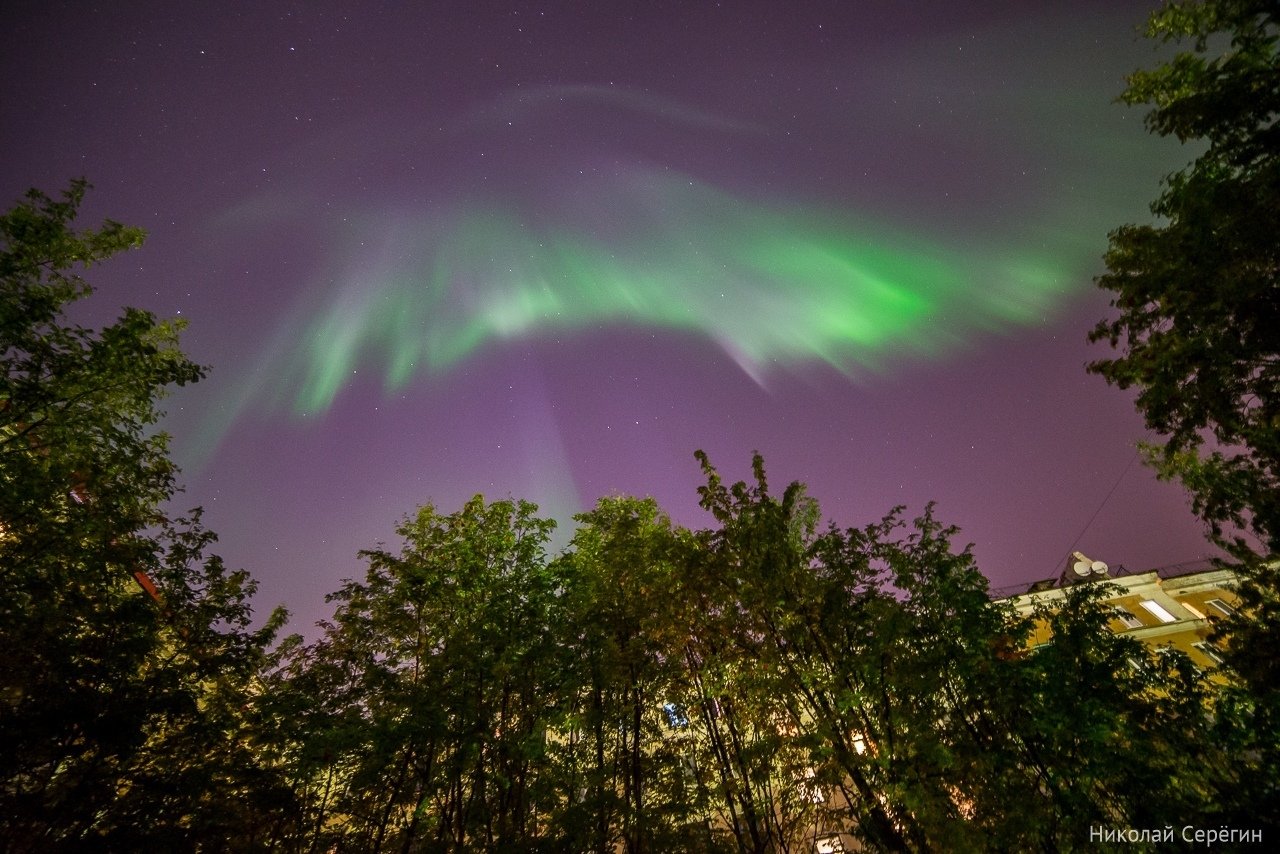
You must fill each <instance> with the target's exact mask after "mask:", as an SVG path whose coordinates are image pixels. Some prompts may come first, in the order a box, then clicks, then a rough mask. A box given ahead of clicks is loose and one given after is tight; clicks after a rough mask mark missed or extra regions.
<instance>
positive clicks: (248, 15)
mask: <svg viewBox="0 0 1280 854" xmlns="http://www.w3.org/2000/svg"><path fill="white" fill-rule="evenodd" d="M7 5H8V10H9V11H8V13H7V16H6V22H5V27H4V32H3V34H2V35H0V69H2V70H3V74H4V78H3V79H4V80H5V85H4V86H3V87H0V138H2V139H3V147H2V149H0V150H2V151H3V160H2V161H0V191H2V192H0V196H3V201H4V202H5V203H6V204H7V203H9V202H11V201H16V199H17V198H18V197H19V195H20V194H21V193H22V192H23V191H24V190H25V189H26V188H27V187H32V186H35V187H39V188H41V189H43V190H45V191H47V192H51V193H53V192H56V191H58V190H60V189H62V188H64V187H65V186H66V185H67V184H68V182H69V180H70V179H72V178H74V177H77V176H85V177H87V178H88V179H89V180H90V181H91V182H92V183H93V184H94V186H95V189H94V190H93V191H92V192H91V194H90V196H89V199H88V202H87V204H86V207H85V213H86V215H87V216H86V219H85V224H86V225H87V224H90V223H96V222H97V221H98V220H100V219H101V218H102V217H105V216H110V217H112V218H114V219H118V220H121V221H123V222H126V223H129V224H134V225H140V226H142V227H144V228H146V229H147V230H148V232H149V233H150V237H149V240H148V242H147V245H146V247H145V248H144V249H142V250H140V251H137V252H135V253H132V254H130V255H128V256H125V257H123V258H120V259H117V260H116V261H114V262H112V263H110V264H108V265H104V266H102V267H100V268H97V269H95V270H93V271H92V272H91V274H90V281H91V282H92V283H93V284H95V285H96V286H97V287H98V289H99V290H98V293H97V294H96V295H95V297H94V298H93V300H92V301H91V302H90V303H88V304H86V305H85V306H84V307H83V308H82V309H81V310H79V311H78V312H77V315H76V316H77V319H80V320H83V321H88V322H97V323H102V322H106V321H109V320H110V319H113V318H114V316H115V315H116V313H117V312H118V310H119V307H120V306H122V305H126V304H131V305H138V306H141V307H144V308H148V309H150V310H152V311H154V312H156V313H157V314H158V315H161V316H175V315H180V316H182V317H184V318H186V319H187V320H188V321H189V323H190V326H189V327H188V329H187V331H186V333H185V335H184V338H183V343H184V348H185V349H186V350H187V351H188V352H189V353H190V354H191V355H192V357H193V358H195V359H196V360H197V361H199V362H201V363H204V364H208V365H210V366H211V368H212V371H211V375H210V378H209V379H208V380H206V381H205V382H202V383H200V384H198V385H196V386H193V387H190V388H187V389H183V390H180V391H178V392H177V393H175V394H174V395H173V396H172V397H170V398H169V399H168V400H167V401H166V402H165V406H166V408H167V409H168V411H169V417H168V419H167V420H166V423H165V429H167V430H168V431H169V432H170V433H171V434H172V436H173V452H174V455H175V457H176V458H177V460H178V462H179V463H180V465H181V466H182V467H183V476H182V482H183V483H184V484H185V487H186V491H185V493H184V494H183V495H182V496H180V497H179V502H178V504H179V507H187V506H193V505H197V504H199V505H203V506H204V507H205V510H206V522H207V523H208V525H209V526H210V527H211V528H212V529H213V530H215V531H217V532H218V533H219V535H220V538H221V540H220V543H219V549H218V550H219V552H220V553H221V554H222V555H223V556H224V557H225V558H226V559H227V560H228V561H229V562H231V563H232V564H234V565H237V566H243V567H244V568H246V569H248V570H250V571H251V572H252V574H253V575H254V576H255V577H257V578H258V579H260V580H261V582H262V589H261V592H260V597H259V600H258V601H259V608H260V609H263V610H265V609H266V608H268V607H270V606H272V605H274V604H276V603H278V602H284V603H285V604H287V605H288V606H289V607H290V608H291V609H292V610H293V611H294V612H295V615H296V619H295V622H294V625H295V627H297V628H299V629H304V630H305V629H306V627H307V626H308V625H309V624H310V623H312V622H313V621H314V620H315V619H317V618H319V617H321V616H324V615H325V614H326V613H327V607H326V606H325V605H324V604H323V601H322V599H323V596H324V594H325V593H327V592H329V591H331V590H333V589H335V588H336V587H337V586H338V584H339V582H340V579H342V578H344V577H349V576H354V575H359V574H361V573H362V571H363V567H362V564H361V562H360V561H359V560H358V558H357V557H356V551H357V550H358V549H361V548H370V547H373V546H374V545H375V544H376V543H377V542H379V541H385V542H394V533H393V531H394V527H395V525H396V523H397V521H398V520H399V519H400V518H402V517H403V516H404V515H405V514H407V513H409V512H410V511H412V510H413V509H414V508H415V507H417V506H418V505H420V504H423V503H426V502H434V503H435V504H436V505H437V506H438V507H440V508H441V509H443V510H445V511H452V510H454V509H457V508H458V507H459V506H460V505H461V503H462V502H463V501H464V500H465V499H466V498H467V497H469V496H470V495H472V494H474V493H476V492H482V493H484V494H485V495H486V496H487V497H489V498H494V499H496V498H502V497H507V496H514V497H520V498H528V499H530V500H533V501H536V502H537V503H539V504H540V505H541V507H542V509H543V510H544V512H546V513H548V514H549V515H552V516H555V517H556V518H558V519H560V520H561V521H562V522H567V521H568V519H569V517H570V516H571V515H572V514H573V513H575V512H577V511H579V510H581V509H585V508H586V507H589V506H590V505H591V504H593V503H594V501H595V500H596V499H597V498H598V497H600V496H602V495H606V494H610V493H618V492H620V493H627V494H635V495H652V496H654V497H655V498H657V499H658V501H659V502H660V503H661V505H662V506H663V507H664V508H665V509H666V510H667V511H668V512H669V513H671V514H672V516H673V518H674V519H675V520H676V521H677V522H680V523H683V524H689V525H705V524H708V523H709V519H708V518H707V517H705V516H704V514H703V513H702V511H700V510H699V509H698V507H697V496H696V493H695V489H696V487H697V485H698V484H699V483H700V472H699V471H698V467H697V464H696V463H695V461H694V460H693V451H694V450H695V449H696V448H703V449H705V450H706V451H707V452H708V453H709V454H710V456H711V459H712V461H713V462H714V463H716V464H717V465H718V466H719V467H720V469H721V471H722V473H723V474H724V475H725V476H726V478H729V479H737V478H741V477H747V476H749V471H750V468H749V463H750V455H751V452H752V451H753V450H755V449H758V450H759V451H761V452H762V453H763V454H764V457H765V461H766V465H767V467H768V471H769V474H770V480H771V482H772V483H773V484H775V485H776V487H777V488H778V489H781V487H782V486H783V485H784V484H785V483H786V482H788V481H791V480H801V481H803V482H805V483H806V484H808V486H809V489H810V492H811V494H813V495H814V496H815V497H817V498H818V499H819V500H820V501H821V503H822V506H823V510H824V514H825V515H826V516H827V517H828V518H831V519H833V520H835V521H836V522H838V523H839V524H841V525H862V524H865V523H867V522H870V521H874V520H876V519H879V518H880V516H881V515H883V514H884V513H885V512H886V511H888V510H889V509H890V508H891V507H892V506H894V505H896V504H905V505H907V507H908V509H909V510H910V511H912V512H918V511H919V510H921V509H922V508H923V506H924V504H925V503H926V502H927V501H929V500H936V501H937V502H938V511H937V512H938V516H939V517H940V518H941V519H942V520H944V521H946V522H950V523H954V524H956V525H959V526H960V527H961V529H962V533H961V535H960V543H961V544H963V543H965V542H973V543H974V544H975V552H976V554H977V556H978V559H979V563H980V565H981V566H982V568H983V569H984V571H985V572H986V573H987V575H988V576H989V577H990V578H991V580H992V583H993V585H994V586H997V587H1000V586H1005V585H1012V584H1016V583H1019V582H1024V581H1029V580H1032V579H1035V578H1043V577H1047V576H1050V575H1054V574H1056V573H1057V572H1059V571H1060V570H1061V568H1062V566H1063V565H1064V561H1065V558H1066V556H1067V553H1068V552H1069V551H1070V549H1071V548H1072V547H1073V545H1074V547H1076V548H1079V549H1080V550H1082V551H1084V552H1085V553H1087V554H1088V555H1089V556H1091V557H1094V558H1098V559H1102V560H1105V561H1107V562H1109V563H1111V564H1112V565H1113V566H1115V565H1118V564H1123V565H1124V566H1126V567H1128V568H1129V569H1132V570H1137V569H1145V568H1150V567H1154V566H1162V565H1168V564H1175V563H1181V562H1184V561H1190V560H1195V559H1198V558H1201V557H1203V556H1205V555H1207V554H1210V553H1211V549H1210V548H1209V547H1208V546H1207V545H1206V544H1205V542H1204V538H1203V534H1202V529H1201V526H1200V525H1199V523H1198V522H1196V520H1195V519H1194V518H1193V517H1192V515H1191V514H1190V511H1189V509H1188V502H1187V499H1186V498H1185V496H1184V495H1183V493H1182V492H1181V490H1180V489H1179V488H1178V487H1176V486H1173V485H1169V484H1161V483H1158V482H1156V481H1155V479H1154V478H1153V476H1152V475H1151V474H1150V473H1149V472H1148V471H1147V470H1146V469H1145V468H1143V467H1142V465H1141V464H1140V462H1138V461H1136V460H1135V442H1136V441H1137V440H1138V439H1140V438H1142V437H1143V436H1144V433H1143V430H1142V425H1141V421H1140V419H1139V417H1138V416H1137V415H1136V414H1135V413H1134V411H1133V406H1132V398H1131V396H1130V395H1129V394H1127V393H1124V392H1120V391H1118V390H1115V389H1112V388H1109V387H1108V386H1107V385H1106V384H1105V383H1104V382H1103V381H1102V380H1101V379H1100V378H1097V377H1093V376H1089V375H1087V374H1086V373H1085V372H1084V364H1085V362H1087V361H1088V360H1090V359H1093V358H1101V357H1104V356H1105V355H1106V354H1107V351H1106V350H1105V348H1103V347H1102V346H1101V345H1099V346H1090V345H1088V344H1086V342H1085V335H1086V333H1087V331H1088V329H1089V328H1090V327H1091V326H1092V325H1093V323H1094V322H1095V321H1096V320H1098V319H1099V318H1101V317H1102V316H1104V315H1105V314H1106V312H1107V311H1108V310H1109V309H1108V308H1107V297H1106V295H1105V294H1103V293H1102V292H1100V291H1098V290H1097V289H1096V288H1095V287H1094V286H1093V284H1092V280H1093V277H1094V276H1096V275H1097V274H1098V273H1100V272H1101V270H1102V264H1101V255H1102V252H1103V251H1104V249H1105V246H1106V234H1107V232H1108V231H1109V230H1110V229H1112V228H1114V227H1116V226H1117V225H1119V224H1121V223H1124V222H1131V221H1145V220H1146V219H1148V218H1149V214H1148V212H1147V204H1148V203H1149V202H1150V200H1151V199H1152V198H1154V196H1155V194H1156V193H1157V190H1158V181H1159V178H1160V176H1162V175H1164V174H1166V173H1168V172H1170V171H1172V170H1174V169H1177V168H1179V167H1181V166H1182V165H1183V164H1184V163H1185V162H1187V161H1188V160H1189V159H1190V157H1191V156H1192V153H1193V152H1190V151H1187V150H1185V149H1180V148H1179V146H1178V144H1177V143H1176V142H1173V141H1168V140H1159V139H1154V138H1152V137H1150V136H1148V135H1147V133H1146V132H1145V130H1144V128H1143V125H1142V111H1141V110H1140V109H1135V108H1126V107H1123V106H1120V105H1117V104H1115V103H1114V98H1115V96H1116V95H1117V94H1118V93H1119V91H1120V90H1121V89H1122V88H1123V76H1124V74H1125V73H1126V72H1128V71H1131V70H1133V69H1135V68H1138V67H1142V66H1149V65H1151V64H1153V63H1154V62H1156V61H1158V59H1159V57H1160V56H1161V55H1162V54H1161V53H1160V52H1158V51H1157V50H1156V49H1155V48H1154V47H1153V46H1152V45H1150V44H1149V43H1148V42H1145V41H1143V40H1142V39H1141V38H1140V37H1139V34H1138V29H1139V26H1140V25H1141V23H1142V22H1143V20H1144V19H1145V17H1146V14H1147V12H1148V11H1150V9H1151V8H1152V6H1153V3H1151V2H1119V0H1105V2H1079V1H1078V0H1075V2H1059V3H1039V4H1037V3H1030V2H989V3H965V2H936V3H906V2H899V3H891V2H857V3H855V2H846V3H835V2H795V3H783V2H769V3H760V2H755V3H728V2H726V3H715V4H713V3H697V2H683V3H675V2H672V3H662V2H647V3H586V2H576V3H547V4H541V5H538V4H527V3H516V4H503V5H500V4H495V3H479V2H478V3H470V2H457V3H417V4H408V3H406V4H390V3H387V4H377V3H361V4H354V3H347V4H341V3H336V2H317V3H268V2H243V3H220V2H208V3H201V4H175V3H172V2H154V3H130V2H123V3H110V4H101V5H99V6H97V7H96V8H93V7H91V6H89V4H85V3H58V2H48V0H39V2H18V3H10V4H7ZM1104 501H1105V504H1104ZM1099 507H1101V508H1102V510H1101V512H1100V513H1097V516H1096V518H1094V514H1095V512H1097V511H1098V510H1099ZM1091 519H1092V521H1091ZM563 539H564V538H563V537H561V541H563Z"/></svg>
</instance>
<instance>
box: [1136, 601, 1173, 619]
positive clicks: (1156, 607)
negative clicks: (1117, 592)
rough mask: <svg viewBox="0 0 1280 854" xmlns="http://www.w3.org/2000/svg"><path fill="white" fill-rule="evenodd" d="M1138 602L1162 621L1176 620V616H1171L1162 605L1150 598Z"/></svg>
mask: <svg viewBox="0 0 1280 854" xmlns="http://www.w3.org/2000/svg"><path fill="white" fill-rule="evenodd" d="M1140 604H1141V605H1142V607H1144V608H1146V609H1147V610H1148V611H1150V612H1151V613H1152V614H1154V615H1155V617H1156V619H1157V620H1159V621H1160V622H1162V623H1176V622H1178V618H1177V617H1175V616H1173V614H1170V613H1169V612H1168V611H1166V610H1165V608H1164V606H1163V605H1161V604H1160V603H1159V602H1155V601H1153V600H1151V599H1143V600H1142V602H1141V603H1140Z"/></svg>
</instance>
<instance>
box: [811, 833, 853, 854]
mask: <svg viewBox="0 0 1280 854" xmlns="http://www.w3.org/2000/svg"><path fill="white" fill-rule="evenodd" d="M813 850H814V851H816V852H817V854H840V852H842V851H844V850H846V849H845V847H844V840H843V839H841V838H840V834H838V833H833V834H831V835H830V836H820V837H818V838H817V839H816V840H814V843H813Z"/></svg>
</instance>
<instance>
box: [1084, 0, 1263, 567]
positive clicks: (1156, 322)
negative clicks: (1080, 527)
mask: <svg viewBox="0 0 1280 854" xmlns="http://www.w3.org/2000/svg"><path fill="white" fill-rule="evenodd" d="M1148 35H1149V36H1150V37H1152V38H1154V39H1158V40H1160V41H1164V42H1175V43H1178V44H1180V45H1182V46H1183V48H1184V49H1183V50H1182V51H1181V52H1179V53H1178V54H1177V55H1176V56H1175V57H1174V58H1173V59H1172V60H1170V61H1169V62H1167V63H1165V64H1163V65H1161V66H1159V67H1158V68H1156V69H1154V70H1150V71H1139V72H1136V73H1135V74H1133V75H1132V76H1131V77H1130V79H1129V87H1128V88H1127V89H1126V90H1125V92H1124V94H1123V95H1122V96H1121V97H1122V100H1124V101H1125V102H1126V103H1130V104H1149V105H1151V106H1152V110H1151V111H1150V112H1149V113H1148V115H1147V126H1148V127H1149V128H1150V129H1151V131H1152V132H1154V133H1157V134H1160V135H1162V136H1174V137H1176V138H1177V139H1178V140H1180V141H1182V142H1184V143H1193V144H1195V145H1196V146H1197V147H1198V148H1199V149H1200V154H1199V156H1198V157H1196V159H1195V160H1194V161H1193V162H1192V163H1191V164H1190V165H1188V166H1187V167H1186V168H1185V169H1183V170H1182V171H1180V172H1177V173H1175V174H1173V175H1170V176H1169V177H1167V178H1166V179H1165V182H1164V191H1163V192H1162V193H1161V195H1160V196H1159V198H1157V199H1156V201H1155V202H1154V203H1153V204H1152V206H1151V210H1152V213H1153V214H1155V216H1156V218H1157V221H1156V223H1154V224H1148V225H1126V226H1123V227H1121V228H1119V229H1117V230H1116V231H1114V232H1112V234H1111V246H1110V249H1109V251H1108V252H1107V255H1106V263H1107V269H1108V272H1107V273H1106V274H1104V275H1103V276H1101V277H1100V278H1099V279H1098V284H1099V286H1101V287H1102V288H1104V289H1106V290H1109V291H1111V292H1113V293H1114V295H1115V296H1114V298H1113V302H1112V304H1113V305H1114V306H1115V307H1116V308H1118V309H1119V314H1118V316H1116V317H1114V318H1111V319H1108V320H1104V321H1102V322H1100V323H1099V324H1098V325H1097V326H1096V327H1095V328H1094V329H1093V331H1092V332H1091V333H1090V340H1092V341H1106V342H1108V343H1110V344H1111V346H1113V347H1120V348H1122V351H1123V352H1122V353H1121V354H1120V355H1119V356H1117V357H1115V358H1112V359H1104V360H1099V361H1096V362H1094V363H1092V364H1091V365H1090V366H1089V369H1090V370H1091V371H1093V372H1095V373H1098V374H1101V375H1102V376H1104V377H1105V378H1106V379H1107V381H1108V382H1111V383H1113V384H1115V385H1117V386H1119V387H1121V388H1130V387H1133V388H1136V389H1137V390H1138V398H1137V405H1138V409H1139V410H1140V411H1141V412H1142V414H1143V416H1144V417H1145V418H1146V421H1147V425H1148V427H1150V428H1151V429H1153V430H1155V431H1156V432H1158V433H1160V434H1161V435H1162V436H1163V437H1164V440H1163V443H1162V444H1161V445H1159V446H1156V447H1153V448H1151V449H1150V458H1151V459H1152V460H1153V462H1154V463H1155V465H1156V467H1157V469H1158V470H1159V471H1160V472H1161V473H1162V474H1164V475H1166V476H1169V477H1176V478H1179V479H1181V480H1182V481H1183V483H1184V484H1186V486H1187V487H1188V488H1189V490H1190V492H1191V494H1192V497H1193V500H1194V504H1195V509H1196V511H1197V512H1198V513H1199V514H1200V515H1201V516H1202V517H1203V518H1204V519H1205V520H1206V522H1208V523H1209V524H1210V525H1211V526H1212V531H1213V534H1214V535H1215V537H1217V538H1218V539H1219V540H1220V541H1221V542H1223V544H1224V545H1226V546H1228V547H1229V548H1231V549H1232V550H1233V551H1234V552H1236V553H1237V555H1239V556H1246V555H1247V553H1248V552H1249V543H1248V541H1247V540H1246V539H1244V538H1243V537H1241V536H1240V534H1241V532H1244V531H1250V532H1252V533H1253V534H1254V535H1255V536H1256V541H1257V546H1258V547H1259V548H1261V549H1262V550H1263V552H1264V553H1268V554H1269V553H1272V552H1275V551H1277V549H1278V548H1280V278H1278V277H1280V241H1277V239H1276V231H1275V221H1276V215H1277V213H1278V212H1280V125H1277V124H1276V119H1277V117H1278V116H1280V57H1278V54H1277V39H1278V38H1280V12H1277V10H1276V8H1275V6H1274V4H1271V3H1267V2H1261V0H1205V2H1182V3H1170V4H1169V5H1167V6H1166V7H1165V8H1163V9H1161V10H1159V11H1157V12H1156V13H1154V14H1153V15H1152V17H1151V20H1150V23H1149V26H1148Z"/></svg>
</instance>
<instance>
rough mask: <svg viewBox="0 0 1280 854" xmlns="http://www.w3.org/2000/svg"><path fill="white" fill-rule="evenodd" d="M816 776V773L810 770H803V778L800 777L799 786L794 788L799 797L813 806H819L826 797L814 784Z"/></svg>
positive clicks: (819, 787)
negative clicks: (797, 791)
mask: <svg viewBox="0 0 1280 854" xmlns="http://www.w3.org/2000/svg"><path fill="white" fill-rule="evenodd" d="M817 776H818V772H816V771H814V770H813V769H812V768H806V769H804V776H803V777H801V779H800V782H799V785H797V786H796V788H797V789H799V791H800V797H802V798H805V799H806V800H808V801H809V802H810V803H814V804H820V803H822V802H823V801H825V800H826V799H827V796H826V795H825V794H823V793H822V787H821V786H819V785H818V784H817V783H816V782H814V779H815V778H816V777H817Z"/></svg>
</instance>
